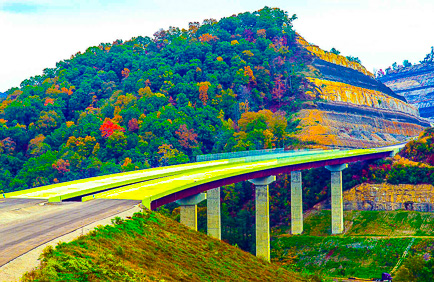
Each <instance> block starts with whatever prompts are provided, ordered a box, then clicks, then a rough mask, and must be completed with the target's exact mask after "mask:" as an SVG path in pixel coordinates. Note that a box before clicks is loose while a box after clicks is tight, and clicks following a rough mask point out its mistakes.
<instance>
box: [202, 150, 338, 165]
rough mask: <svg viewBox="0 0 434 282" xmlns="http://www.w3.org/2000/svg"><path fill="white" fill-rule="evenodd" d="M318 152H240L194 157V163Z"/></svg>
mask: <svg viewBox="0 0 434 282" xmlns="http://www.w3.org/2000/svg"><path fill="white" fill-rule="evenodd" d="M318 151H323V150H316V149H310V150H309V149H300V150H292V151H285V149H284V148H277V149H264V150H252V151H241V152H232V153H219V154H207V155H198V156H196V161H197V162H204V161H215V160H225V159H229V160H230V162H239V161H243V162H253V161H261V160H267V159H269V158H270V157H272V158H276V159H279V158H286V157H290V156H301V155H309V154H314V153H318ZM330 151H333V150H330Z"/></svg>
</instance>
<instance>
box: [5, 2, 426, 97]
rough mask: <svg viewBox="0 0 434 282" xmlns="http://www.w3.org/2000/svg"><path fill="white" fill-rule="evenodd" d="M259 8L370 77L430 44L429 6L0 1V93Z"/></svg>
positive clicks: (422, 53) (413, 58)
mask: <svg viewBox="0 0 434 282" xmlns="http://www.w3.org/2000/svg"><path fill="white" fill-rule="evenodd" d="M264 6H270V7H278V8H280V9H283V10H285V11H288V13H289V14H290V15H292V14H296V15H297V17H298V19H297V20H296V21H294V28H295V30H296V31H297V32H298V33H299V34H300V35H301V36H303V37H304V38H305V39H306V40H307V41H308V42H310V43H313V44H315V45H318V46H319V47H320V48H322V49H324V50H330V49H331V48H336V49H337V50H339V51H340V52H341V54H342V55H344V56H348V55H351V56H354V57H358V58H359V59H360V60H361V61H362V64H363V65H364V66H365V67H366V68H367V69H368V70H369V71H371V72H372V71H373V70H374V69H384V68H387V67H388V66H390V65H392V64H393V63H394V62H397V63H398V64H402V61H403V60H409V61H410V62H412V63H418V62H419V61H421V60H422V59H423V58H424V57H425V55H426V54H427V53H428V52H430V50H431V46H433V45H434V33H433V32H432V27H433V26H434V16H432V15H433V13H434V1H432V0H411V1H407V0H364V1H362V0H327V1H326V0H285V1H280V0H275V1H273V0H271V1H258V0H238V1H237V0H209V1H207V0H202V1H201V0H182V1H181V0H38V1H36V0H0V92H4V91H6V90H8V89H10V88H11V87H18V86H19V84H20V83H21V81H23V80H24V79H26V78H29V77H31V76H35V75H40V74H42V71H43V69H45V68H53V67H55V65H56V63H57V62H59V61H61V60H64V59H69V58H70V57H71V55H73V54H75V53H77V52H78V51H81V52H83V51H85V50H86V49H87V48H88V47H90V46H96V45H98V44H99V43H103V42H113V41H115V40H116V39H122V40H129V39H130V38H131V37H135V36H139V35H141V36H152V34H153V33H154V32H155V31H157V30H159V29H160V28H163V29H167V28H168V27H169V26H175V27H180V28H187V27H188V23H189V22H191V21H199V22H202V21H203V20H204V19H209V18H214V19H220V18H222V17H225V16H231V15H233V14H238V13H241V12H245V11H255V10H258V9H261V8H263V7H264Z"/></svg>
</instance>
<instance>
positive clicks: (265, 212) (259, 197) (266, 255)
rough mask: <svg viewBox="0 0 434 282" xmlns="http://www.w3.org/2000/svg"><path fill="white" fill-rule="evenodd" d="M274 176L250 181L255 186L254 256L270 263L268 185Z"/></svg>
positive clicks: (273, 179)
mask: <svg viewBox="0 0 434 282" xmlns="http://www.w3.org/2000/svg"><path fill="white" fill-rule="evenodd" d="M274 181H276V176H268V177H263V178H256V179H250V180H249V182H251V183H253V184H255V209H256V256H257V257H261V258H263V259H265V260H266V261H268V262H269V261H270V203H269V199H268V185H269V184H270V183H272V182H274Z"/></svg>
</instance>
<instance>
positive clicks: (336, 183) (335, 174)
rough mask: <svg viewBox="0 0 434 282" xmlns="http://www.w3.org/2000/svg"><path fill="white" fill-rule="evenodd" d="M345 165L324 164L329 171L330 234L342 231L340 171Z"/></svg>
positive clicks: (342, 211)
mask: <svg viewBox="0 0 434 282" xmlns="http://www.w3.org/2000/svg"><path fill="white" fill-rule="evenodd" d="M347 167H348V165H347V164H342V165H328V166H326V169H328V170H329V171H330V172H331V190H332V191H331V196H332V234H341V233H342V232H343V231H344V208H343V203H342V202H343V200H342V171H343V170H344V169H346V168H347Z"/></svg>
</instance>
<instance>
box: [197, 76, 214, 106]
mask: <svg viewBox="0 0 434 282" xmlns="http://www.w3.org/2000/svg"><path fill="white" fill-rule="evenodd" d="M198 86H199V99H200V100H201V101H202V103H203V104H204V105H206V103H207V102H208V89H209V87H210V86H211V83H209V82H208V81H205V82H199V83H198Z"/></svg>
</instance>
